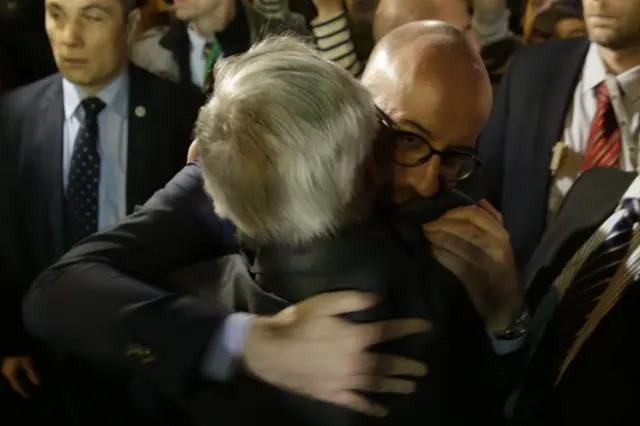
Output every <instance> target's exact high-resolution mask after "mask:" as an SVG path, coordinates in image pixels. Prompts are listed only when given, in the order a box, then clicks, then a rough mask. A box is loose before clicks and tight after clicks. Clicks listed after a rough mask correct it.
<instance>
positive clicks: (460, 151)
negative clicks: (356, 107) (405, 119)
mask: <svg viewBox="0 0 640 426" xmlns="http://www.w3.org/2000/svg"><path fill="white" fill-rule="evenodd" d="M377 114H378V120H379V121H380V124H381V127H382V130H383V131H385V132H388V136H389V138H390V139H392V140H393V142H394V144H395V145H396V146H395V149H394V158H393V161H394V162H395V163H396V164H397V165H399V166H402V167H418V166H421V165H423V164H425V163H426V162H427V161H429V160H430V159H431V158H432V157H433V156H434V155H437V156H438V157H440V176H441V177H442V178H443V179H445V180H446V181H447V182H450V183H454V182H460V181H461V180H464V179H466V178H468V177H469V176H471V174H473V172H474V171H476V169H478V168H479V167H480V166H482V161H481V160H480V157H479V156H478V153H477V152H476V150H475V149H473V148H469V149H464V148H451V149H446V150H444V151H440V150H438V149H436V148H434V147H433V145H431V143H429V141H428V140H427V139H425V138H424V137H422V136H420V135H418V134H416V133H413V132H409V131H406V130H401V129H398V126H397V125H396V124H395V123H394V122H393V120H392V119H391V118H390V117H389V116H388V115H387V114H385V112H384V111H382V110H381V109H379V108H378V109H377Z"/></svg>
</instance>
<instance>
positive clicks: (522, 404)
mask: <svg viewBox="0 0 640 426" xmlns="http://www.w3.org/2000/svg"><path fill="white" fill-rule="evenodd" d="M635 176H636V174H635V173H627V172H621V171H620V170H617V169H608V168H597V169H593V170H590V171H589V172H587V173H585V174H584V175H583V176H582V177H581V178H580V179H578V180H577V181H576V183H575V184H574V186H573V188H572V189H571V191H570V192H569V194H568V195H567V198H566V201H565V204H564V206H563V208H562V210H561V211H560V213H559V215H558V217H557V219H556V222H555V223H554V224H553V225H552V226H551V228H549V230H548V232H547V233H546V234H545V236H544V238H543V239H542V242H541V243H540V246H539V247H538V249H537V250H536V251H535V253H534V255H533V257H532V259H531V263H530V267H529V268H528V272H527V276H528V277H529V278H528V282H529V287H528V290H527V299H528V302H529V305H530V306H532V307H533V308H534V309H533V311H534V315H535V314H536V311H537V307H538V305H539V303H540V300H541V299H542V298H543V297H544V295H545V294H546V293H547V291H549V289H550V286H552V285H553V282H554V281H555V279H556V277H557V276H558V275H559V274H560V272H561V271H562V269H564V267H565V265H566V264H567V263H568V262H569V260H570V259H571V258H572V257H573V255H574V254H575V253H576V251H578V249H579V248H580V247H581V246H582V245H583V244H584V243H585V242H586V241H587V240H588V239H589V237H591V235H592V234H593V232H595V230H596V229H597V228H598V227H599V226H600V225H601V224H602V223H603V222H604V221H605V220H606V219H607V218H608V217H609V216H610V215H611V214H612V213H613V211H614V210H615V208H616V207H617V205H618V202H619V201H620V199H621V197H622V195H623V194H624V193H625V191H626V189H627V188H628V186H629V185H630V184H631V182H632V181H633V179H634V178H635ZM639 308H640V292H639V290H638V287H637V285H632V286H631V287H630V288H629V289H628V290H627V293H625V295H624V296H623V298H622V300H621V301H619V302H618V304H617V305H616V306H615V307H614V308H613V309H612V310H611V312H609V314H608V315H607V316H606V317H605V318H604V319H603V321H602V322H601V323H600V325H599V326H598V328H596V330H595V332H594V334H593V335H592V336H591V337H590V338H589V340H587V343H586V344H585V346H584V347H583V348H582V350H581V352H580V353H579V354H578V356H577V358H576V359H575V361H574V362H573V363H572V365H571V366H570V367H569V368H568V369H567V371H566V373H565V375H564V377H563V379H562V380H561V382H560V384H559V385H558V387H556V388H554V389H550V388H549V387H545V386H544V384H542V383H541V384H538V383H537V380H536V379H537V378H536V377H529V378H528V380H529V383H528V386H527V387H526V389H528V390H529V391H530V392H528V393H525V394H523V395H522V397H521V398H520V400H519V404H518V405H517V409H516V412H515V415H514V422H513V424H515V425H532V426H533V425H542V424H544V425H558V426H560V425H562V426H565V425H566V426H570V425H571V426H573V425H591V424H593V425H596V424H597V425H628V424H629V425H630V424H638V422H640V411H639V410H638V402H639V401H640V368H639V367H638V363H637V360H638V359H639V357H640V349H639V348H638V345H637V340H636V339H637V329H638V327H639V326H640V316H639V315H638V309H639Z"/></svg>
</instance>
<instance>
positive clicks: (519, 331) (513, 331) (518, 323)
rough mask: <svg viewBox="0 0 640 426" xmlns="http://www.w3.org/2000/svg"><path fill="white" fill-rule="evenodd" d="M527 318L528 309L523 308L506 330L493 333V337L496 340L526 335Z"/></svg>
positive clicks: (518, 337) (514, 338) (515, 338)
mask: <svg viewBox="0 0 640 426" xmlns="http://www.w3.org/2000/svg"><path fill="white" fill-rule="evenodd" d="M529 319H530V318H529V310H528V309H526V308H525V309H524V311H523V312H522V314H520V316H518V317H517V318H516V319H515V320H514V321H513V322H512V323H511V324H510V325H509V327H507V329H506V330H504V331H501V332H499V333H494V337H495V338H496V339H498V340H517V339H520V338H521V337H524V336H526V334H527V332H528V331H529V328H528V327H529Z"/></svg>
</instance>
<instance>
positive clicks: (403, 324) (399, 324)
mask: <svg viewBox="0 0 640 426" xmlns="http://www.w3.org/2000/svg"><path fill="white" fill-rule="evenodd" d="M354 327H355V332H356V333H357V335H358V337H357V338H359V339H362V340H361V342H362V345H363V346H373V345H377V344H378V343H382V342H387V341H389V340H396V339H399V338H401V337H405V336H410V335H413V334H422V333H426V332H427V331H429V330H430V329H431V323H429V322H428V321H426V320H424V319H418V318H411V319H394V320H386V321H378V322H372V323H368V324H358V325H356V326H354Z"/></svg>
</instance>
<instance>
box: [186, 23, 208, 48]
mask: <svg viewBox="0 0 640 426" xmlns="http://www.w3.org/2000/svg"><path fill="white" fill-rule="evenodd" d="M187 34H188V35H189V43H190V44H191V46H192V48H194V47H195V48H199V49H200V50H202V49H203V48H204V45H205V44H207V42H209V41H213V38H212V39H207V38H205V37H202V36H201V35H200V34H198V33H197V32H196V30H194V29H193V25H192V24H189V25H188V26H187Z"/></svg>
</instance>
